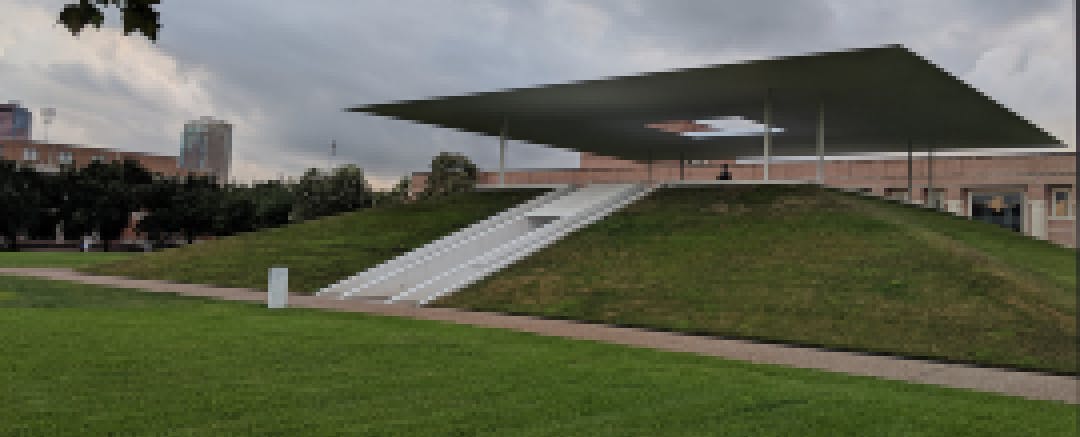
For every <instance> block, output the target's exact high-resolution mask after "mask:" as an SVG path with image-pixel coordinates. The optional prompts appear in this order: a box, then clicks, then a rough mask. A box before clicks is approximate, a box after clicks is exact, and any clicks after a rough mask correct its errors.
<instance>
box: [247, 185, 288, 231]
mask: <svg viewBox="0 0 1080 437" xmlns="http://www.w3.org/2000/svg"><path fill="white" fill-rule="evenodd" d="M251 193H252V197H253V198H254V199H255V228H256V229H264V228H272V227H277V226H281V225H285V224H288V223H289V220H290V218H291V215H292V212H293V204H294V203H295V196H294V194H293V191H292V189H291V188H290V187H289V185H286V184H285V183H282V182H281V181H267V182H262V183H257V184H255V185H254V186H253V187H252V191H251Z"/></svg>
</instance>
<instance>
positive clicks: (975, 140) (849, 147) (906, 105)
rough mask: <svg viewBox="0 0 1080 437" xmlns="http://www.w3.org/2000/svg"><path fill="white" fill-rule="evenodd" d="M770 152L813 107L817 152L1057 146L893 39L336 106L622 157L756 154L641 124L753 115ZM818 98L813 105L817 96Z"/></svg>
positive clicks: (790, 150)
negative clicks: (767, 131)
mask: <svg viewBox="0 0 1080 437" xmlns="http://www.w3.org/2000/svg"><path fill="white" fill-rule="evenodd" d="M766 96H769V97H768V99H769V101H770V107H771V119H772V123H771V125H772V126H774V127H777V128H781V129H783V132H780V133H773V134H771V143H772V146H771V149H772V150H771V155H774V156H805V155H813V154H814V150H815V145H816V138H817V136H816V135H817V128H818V120H819V119H818V117H819V108H820V107H823V108H824V111H823V113H824V126H825V129H824V131H825V150H826V153H828V154H834V153H840V154H852V153H883V152H902V151H907V147H908V142H909V141H911V142H914V143H915V145H916V146H915V147H917V148H918V149H921V148H925V147H926V146H927V145H933V146H934V147H935V149H936V150H963V149H968V148H978V149H985V148H1045V147H1063V145H1062V143H1061V141H1060V140H1058V139H1057V138H1054V137H1053V136H1051V135H1050V134H1048V133H1047V132H1045V131H1043V130H1042V129H1040V128H1038V127H1037V126H1035V125H1034V124H1032V123H1031V122H1029V121H1027V120H1025V119H1024V118H1023V117H1020V116H1019V115H1017V114H1016V113H1014V112H1012V111H1010V110H1009V109H1007V108H1005V107H1004V106H1002V105H1001V104H999V103H998V102H996V101H994V100H993V99H991V98H989V97H987V96H986V95H984V94H982V93H981V92H979V91H977V90H975V89H974V88H972V87H971V86H969V85H967V84H966V83H964V82H963V81H961V80H959V79H957V78H956V77H954V76H952V75H951V74H949V73H948V72H946V71H944V70H942V69H941V68H940V67H938V66H936V65H934V64H933V63H931V62H929V61H927V60H926V59H924V58H922V57H920V56H919V55H917V54H915V53H913V52H912V51H910V50H908V49H907V48H905V47H903V46H899V45H889V46H882V47H875V48H867V49H853V50H847V51H840V52H829V53H814V54H808V55H802V56H792V57H782V58H773V59H766V60H759V61H749V62H741V63H735V64H726V65H713V66H708V67H701V68H692V69H682V70H673V71H666V72H658V73H649V74H642V75H635V76H624V77H614V78H608V79H601V80H590V81H581V82H571V83H564V84H557V85H545V86H539V87H534V88H518V89H508V90H502V91H495V92H484V93H473V94H466V95H461V96H451V97H436V98H430V99H424V100H411V101H398V102H391V103H383V104H375V105H367V106H358V107H353V108H347V109H346V110H347V111H352V112H365V113H369V114H374V115H380V116H385V117H392V118H396V119H402V120H410V121H415V122H420V123H425V124H431V125H436V126H441V127H446V128H451V129H456V130H461V131H467V132H474V133H479V134H484V135H492V136H498V135H499V134H500V131H501V129H502V127H503V124H504V122H505V123H506V124H507V125H508V126H509V129H508V135H507V137H508V138H509V139H513V140H519V141H525V142H529V143H534V144H542V145H550V146H554V147H559V148H564V149H569V150H576V151H581V152H591V153H595V154H598V155H605V156H613V157H618V158H623V159H635V160H645V159H650V158H651V159H682V158H685V159H692V158H694V159H723V158H732V157H736V156H760V155H761V154H762V142H763V141H762V137H761V135H760V134H758V135H745V136H740V135H735V136H705V137H696V138H695V137H688V136H683V135H680V134H679V133H677V132H676V133H673V132H671V131H665V130H662V129H656V128H650V127H647V125H649V124H654V125H655V124H657V123H665V122H672V121H676V122H678V121H693V120H703V119H712V118H715V117H742V118H744V119H747V120H754V121H757V122H762V121H763V113H764V107H765V101H766ZM819 105H821V106H820V107H819Z"/></svg>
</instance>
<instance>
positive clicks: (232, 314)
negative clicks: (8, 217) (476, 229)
mask: <svg viewBox="0 0 1080 437" xmlns="http://www.w3.org/2000/svg"><path fill="white" fill-rule="evenodd" d="M0 325H2V326H3V327H4V329H0V387H3V388H4V389H3V390H0V404H3V405H4V408H2V409H0V435H50V436H59V435H255V434H260V435H261V434H275V435H410V436H427V435H440V436H441V435H513V436H538V435H590V436H624V435H656V436H667V435H755V436H790V435H800V436H836V435H901V434H902V435H911V436H919V435H950V436H982V435H1017V436H1029V435H1072V433H1073V432H1075V426H1076V422H1075V419H1076V416H1075V408H1074V407H1073V406H1069V405H1065V404H1063V403H1059V402H1044V401H1029V400H1023V399H1020V398H1013V397H1006V396H998V395H993V394H984V393H975V392H971V391H967V390H956V389H946V388H941V387H934V386H928V385H918V384H906V383H902V382H896V381H883V380H878V379H875V378H869V377H853V376H848V375H842V374H829V373H824V372H818V371H811V370H802V369H790V368H784V367H780V366H766V365H753V364H748V363H741V362H732V361H725V360H721V359H715V358H710V357H702V356H697V355H692V354H680V353H670V352H659V351H653V350H646V349H633V348H627V347H621V346H616V345H610V344H604V343H598V342H586V341H574V340H567V339H561V338H552V337H540V336H536V335H530V334H524V333H517V332H511V331H505V330H499V329H482V328H474V327H468V326H460V325H449V324H445V323H439V322H430V321H412V320H407V319H400V318H391V317H374V316H366V315H361V314H348V313H335V312H322V311H315V310H304V309H290V310H286V311H271V310H267V309H266V308H263V307H260V306H259V305H250V304H242V303H234V302H220V301H215V300H209V299H197V298H183V297H178V296H174V295H163V294H156V293H140V292H138V291H132V290H118V289H108V288H99V287H93V286H88V285H81V284H72V283H65V282H53V281H42V280H33V279H24V278H13V277H3V276H0Z"/></svg>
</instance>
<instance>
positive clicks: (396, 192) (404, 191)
mask: <svg viewBox="0 0 1080 437" xmlns="http://www.w3.org/2000/svg"><path fill="white" fill-rule="evenodd" d="M411 189H412V177H410V176H403V177H402V178H401V180H400V181H398V183H397V185H394V188H393V189H391V190H390V197H392V198H393V199H394V201H395V202H399V203H404V202H407V201H408V200H409V198H410V197H411V192H410V191H411Z"/></svg>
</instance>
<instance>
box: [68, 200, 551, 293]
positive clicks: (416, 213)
mask: <svg viewBox="0 0 1080 437" xmlns="http://www.w3.org/2000/svg"><path fill="white" fill-rule="evenodd" d="M545 191H546V190H520V191H514V192H496V193H481V192H476V193H459V194H455V195H452V196H449V197H445V198H441V199H438V200H428V201H423V202H417V203H413V204H408V205H394V206H389V207H383V208H374V209H365V210H360V211H356V212H351V213H346V214H340V215H336V216H332V217H326V218H322V219H317V220H311V221H309V222H305V223H300V224H294V225H290V226H284V227H281V228H276V229H268V230H264V231H260V232H253V233H248V234H241V235H236V236H232V237H227V238H222V239H220V240H214V241H204V242H199V243H196V244H193V245H190V246H184V247H180V248H176V249H169V250H164V251H161V252H156V253H150V254H147V255H145V256H140V257H138V258H134V259H129V260H125V261H123V262H118V263H111V264H99V265H96V266H92V267H86V268H82V270H84V271H87V272H90V273H95V274H108V275H123V276H129V277H133V278H140V279H163V280H173V281H177V282H185V283H198V284H213V285H219V286H224V287H244V288H255V289H260V290H265V289H266V282H267V274H268V273H267V272H268V269H269V268H270V267H274V266H283V267H288V268H289V289H290V291H294V292H312V293H313V292H315V291H318V290H319V289H320V288H323V287H325V286H327V285H330V284H331V283H334V282H337V281H338V280H341V279H344V278H346V277H349V276H352V275H353V274H355V273H356V272H359V271H363V270H366V269H367V268H369V267H373V266H375V265H377V264H379V263H382V262H383V261H386V260H388V259H391V258H393V257H395V256H398V255H400V254H403V253H406V252H408V251H410V250H412V249H414V248H417V247H420V246H422V245H424V244H427V243H429V242H431V241H432V240H435V239H437V238H440V237H442V236H444V235H448V234H450V233H452V232H454V231H457V230H459V229H461V228H464V227H466V226H468V225H471V224H473V223H475V222H478V221H480V220H482V219H484V218H487V217H490V216H492V215H495V214H497V213H499V212H500V211H502V210H505V209H507V208H510V207H512V206H514V205H517V204H519V203H522V202H525V201H526V200H529V199H531V198H533V197H536V196H539V195H540V194H542V193H543V192H545Z"/></svg>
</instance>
